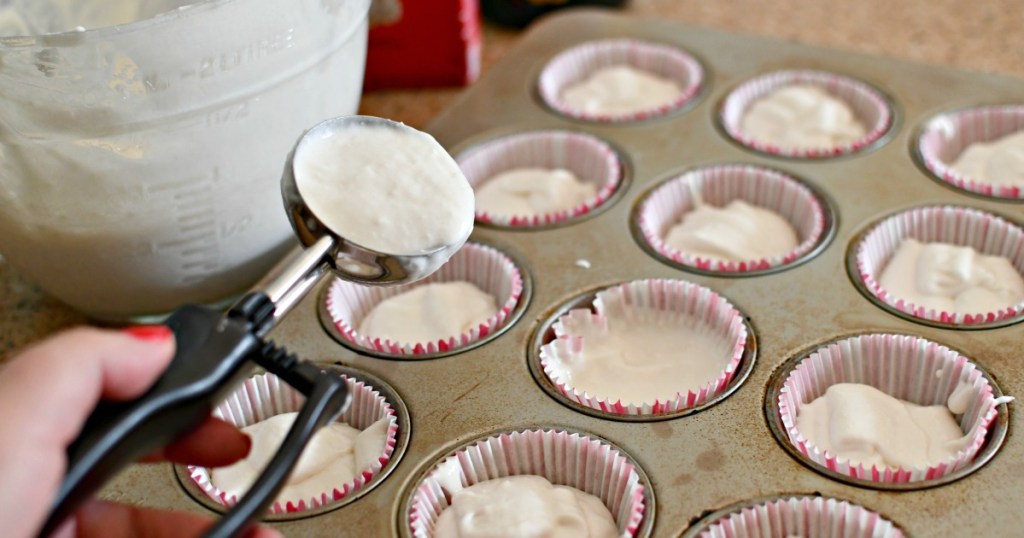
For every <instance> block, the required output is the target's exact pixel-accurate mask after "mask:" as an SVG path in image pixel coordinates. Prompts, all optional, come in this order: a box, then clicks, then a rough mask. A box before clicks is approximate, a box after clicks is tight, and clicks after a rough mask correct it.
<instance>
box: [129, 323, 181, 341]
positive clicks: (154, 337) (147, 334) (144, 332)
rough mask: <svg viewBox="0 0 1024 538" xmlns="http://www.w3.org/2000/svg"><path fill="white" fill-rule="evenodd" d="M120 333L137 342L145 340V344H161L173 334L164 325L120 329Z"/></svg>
mask: <svg viewBox="0 0 1024 538" xmlns="http://www.w3.org/2000/svg"><path fill="white" fill-rule="evenodd" d="M121 332H123V333H125V334H127V335H129V336H131V337H132V338H136V339H138V340H145V341H147V342H162V341H164V340H167V339H169V338H171V336H172V335H173V333H171V329H170V328H169V327H167V326H166V325H135V326H132V327H125V328H124V329H121Z"/></svg>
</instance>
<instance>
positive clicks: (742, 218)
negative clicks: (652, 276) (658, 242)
mask: <svg viewBox="0 0 1024 538" xmlns="http://www.w3.org/2000/svg"><path fill="white" fill-rule="evenodd" d="M665 243H666V244H667V245H668V246H670V247H672V248H674V249H676V250H678V251H680V252H685V253H687V254H691V255H693V256H697V257H699V258H705V259H709V260H716V261H736V262H739V261H745V260H760V259H764V258H771V257H774V256H781V255H783V254H786V253H787V252H790V251H792V250H793V249H795V248H796V247H797V246H799V244H800V240H799V239H798V238H797V234H796V230H794V229H793V226H792V225H790V224H789V222H788V221H787V220H786V219H784V218H782V217H781V216H780V215H779V214H778V213H775V212H774V211H771V210H769V209H764V208H762V207H757V206H753V205H750V204H748V203H746V202H744V201H742V200H733V201H732V202H729V204H728V205H727V206H725V207H714V206H711V205H707V204H704V203H701V202H698V203H697V207H696V208H695V209H693V210H692V211H688V212H686V213H685V214H683V220H682V222H680V223H679V224H677V225H675V226H673V227H672V228H671V229H670V230H669V232H668V235H666V236H665Z"/></svg>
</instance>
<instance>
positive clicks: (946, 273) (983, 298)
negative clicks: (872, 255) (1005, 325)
mask: <svg viewBox="0 0 1024 538" xmlns="http://www.w3.org/2000/svg"><path fill="white" fill-rule="evenodd" d="M878 283H879V284H880V285H881V286H882V288H884V289H885V290H886V291H888V292H889V293H890V294H892V295H893V296H894V297H897V298H900V299H903V300H904V301H908V302H910V303H912V304H914V305H918V306H923V307H925V308H927V309H934V310H937V311H940V312H961V313H967V314H974V313H982V312H995V311H998V310H1001V309H1004V308H1007V307H1009V306H1012V305H1014V304H1016V303H1018V302H1021V301H1024V279H1022V278H1021V275H1020V273H1019V272H1017V270H1016V269H1015V268H1014V267H1013V265H1011V264H1010V261H1009V260H1008V259H1006V258H1004V257H1002V256H986V255H983V254H979V253H978V252H977V251H975V250H974V249H973V248H971V247H958V246H954V245H950V244H946V243H927V244H922V243H920V242H919V241H916V240H914V239H905V240H904V241H903V242H902V243H900V246H899V248H898V249H896V252H895V254H893V257H892V260H890V261H889V264H888V265H887V266H886V267H885V269H884V270H883V271H882V274H881V277H880V278H879V279H878Z"/></svg>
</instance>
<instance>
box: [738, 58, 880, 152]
mask: <svg viewBox="0 0 1024 538" xmlns="http://www.w3.org/2000/svg"><path fill="white" fill-rule="evenodd" d="M793 84H812V85H814V86H818V87H820V88H822V89H823V90H825V91H826V92H827V93H829V94H830V95H832V96H833V97H836V98H838V99H840V100H841V101H843V102H844V103H846V104H847V106H849V107H850V108H851V109H852V110H853V114H854V117H856V118H857V119H858V120H860V122H861V123H862V124H863V125H864V129H865V130H866V131H867V133H866V134H865V135H864V136H863V137H861V138H860V139H858V140H855V141H853V142H851V143H848V144H845V145H840V146H835V147H821V148H789V147H779V146H776V145H774V144H771V143H769V142H765V141H761V140H757V139H754V138H752V137H750V136H748V135H746V134H745V133H743V130H742V129H741V125H742V120H743V115H744V114H745V113H746V111H747V108H749V106H750V105H751V104H752V103H753V102H754V101H755V100H757V99H759V98H761V97H764V96H766V95H768V94H769V93H771V92H773V91H775V90H777V89H779V88H782V87H784V86H790V85H793ZM720 120H721V123H722V127H723V128H724V129H725V131H726V132H727V133H728V134H729V136H731V137H732V138H733V139H735V140H736V141H737V142H739V143H740V144H743V145H744V146H747V147H748V148H751V149H754V150H757V151H760V152H763V153H769V154H772V155H781V156H784V157H793V158H801V159H820V158H825V157H836V156H839V155H846V154H849V153H854V152H857V151H860V150H862V149H864V148H866V147H868V146H870V145H871V144H874V143H875V142H876V141H878V140H879V139H880V138H881V137H882V135H884V134H885V133H886V132H887V131H888V130H889V128H890V127H891V126H892V124H893V112H892V108H891V107H890V106H889V103H888V101H887V100H886V98H885V97H884V96H883V95H882V93H881V92H879V91H878V90H876V89H875V88H873V87H871V86H870V85H868V84H867V83H864V82H861V81H859V80H856V79H853V78H850V77H847V76H843V75H839V74H837V73H831V72H828V71H812V70H793V71H775V72H772V73H767V74H764V75H761V76H758V77H755V78H753V79H750V80H748V81H746V82H744V83H743V84H741V85H739V86H738V87H737V88H736V89H735V90H733V91H732V92H731V93H730V94H729V96H728V97H726V99H725V102H724V103H723V105H722V110H721V115H720Z"/></svg>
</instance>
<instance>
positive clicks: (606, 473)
mask: <svg viewBox="0 0 1024 538" xmlns="http://www.w3.org/2000/svg"><path fill="white" fill-rule="evenodd" d="M520 475H537V476H542V477H544V478H546V479H547V480H548V481H550V482H551V483H552V484H556V485H562V486H570V487H573V488H576V489H578V490H580V491H583V492H585V493H589V494H591V495H594V496H595V497H597V498H598V499H600V500H601V502H603V503H604V505H605V506H606V507H607V508H608V510H609V511H610V512H611V514H612V518H613V519H614V520H615V523H616V525H618V528H619V533H620V536H622V537H631V536H634V535H635V534H636V532H637V529H638V528H639V527H640V524H641V522H642V521H643V519H644V517H645V511H646V510H648V508H647V507H646V506H645V505H644V487H645V486H644V484H643V483H641V481H640V480H641V479H640V475H639V474H638V473H637V471H636V469H635V468H634V467H633V464H632V463H630V462H629V460H628V459H626V457H624V456H623V455H622V453H620V452H619V451H618V450H617V449H616V448H614V447H612V446H611V445H609V444H607V443H605V442H603V441H600V440H598V439H595V438H592V437H589V436H587V435H584V434H579V433H573V432H565V431H558V430H526V431H514V432H506V433H500V434H496V435H494V436H491V437H488V438H487V439H483V440H480V441H477V442H474V443H472V444H471V445H469V446H467V447H465V448H462V449H459V450H458V451H457V452H455V454H454V455H452V456H449V457H448V458H445V459H444V461H442V462H440V463H439V464H438V465H437V466H436V467H435V468H434V469H433V470H431V471H430V473H429V474H428V475H427V476H426V478H424V479H423V481H421V482H420V483H419V484H416V485H415V489H414V490H413V493H412V500H411V502H410V505H409V506H410V508H409V514H408V521H409V527H410V529H409V530H410V532H411V533H412V535H413V536H414V537H416V538H429V537H431V536H433V533H434V526H435V525H436V523H437V518H438V516H440V514H441V512H442V511H444V510H445V509H446V508H447V507H448V506H449V504H450V500H451V495H452V494H454V493H455V492H457V491H459V490H461V489H463V488H466V487H469V486H472V485H474V484H478V483H480V482H485V481H487V480H493V479H497V478H504V477H509V476H520ZM648 517H650V516H648Z"/></svg>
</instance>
